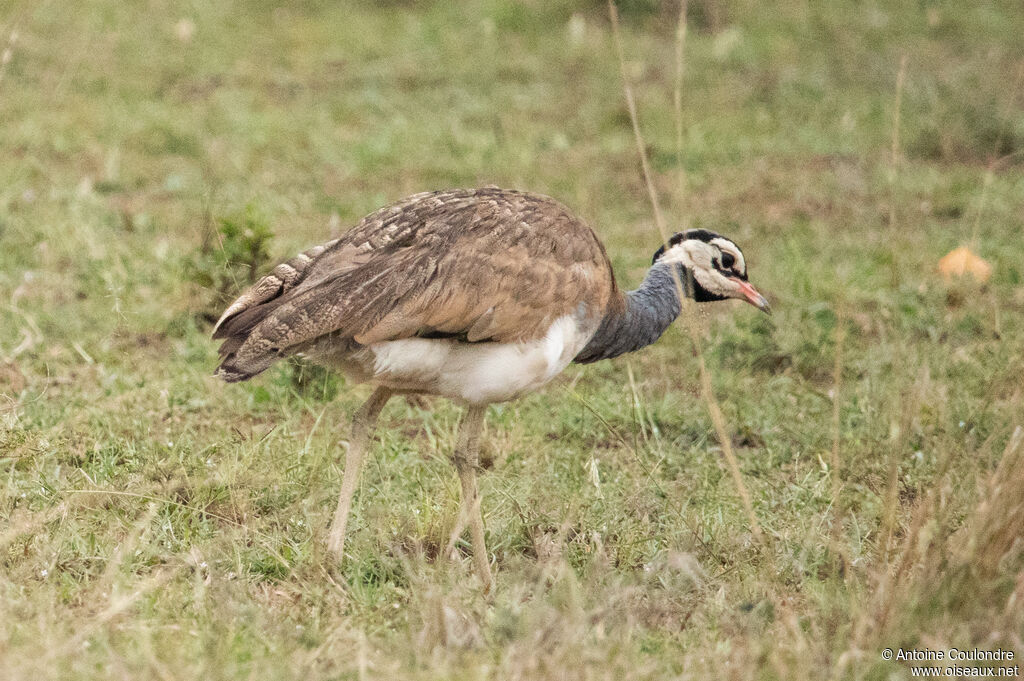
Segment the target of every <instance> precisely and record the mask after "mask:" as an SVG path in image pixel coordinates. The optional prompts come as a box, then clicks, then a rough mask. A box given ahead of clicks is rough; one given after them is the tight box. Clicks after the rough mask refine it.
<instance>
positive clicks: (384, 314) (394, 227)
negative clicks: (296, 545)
mask: <svg viewBox="0 0 1024 681" xmlns="http://www.w3.org/2000/svg"><path fill="white" fill-rule="evenodd" d="M680 293H682V294H684V295H685V296H687V297H689V298H692V299H693V300H695V301H697V302H710V301H718V300H727V299H733V298H735V299H739V300H744V301H746V302H748V303H750V304H752V305H754V306H755V307H757V308H759V309H760V310H762V311H764V312H770V308H769V304H768V301H767V300H766V299H765V297H764V296H763V295H761V294H760V293H759V292H758V291H757V289H755V288H754V287H753V286H752V285H751V284H750V283H749V281H748V278H747V266H746V261H745V259H744V257H743V252H742V251H741V250H740V248H739V246H737V245H736V243H735V242H733V241H732V240H731V239H728V238H727V237H724V236H720V235H718V234H716V233H715V232H712V231H710V230H707V229H688V230H685V231H682V232H678V233H675V234H673V235H672V236H671V237H670V238H669V239H667V241H666V242H665V243H663V244H661V246H660V247H659V248H658V249H657V251H656V252H655V253H654V256H653V258H652V261H651V267H650V269H649V270H648V272H647V274H646V277H645V278H644V280H643V282H642V283H641V284H640V286H639V287H638V288H637V289H635V290H632V291H625V292H624V291H623V290H622V289H621V288H620V287H619V285H618V284H617V282H616V278H615V275H614V272H613V271H612V266H611V262H610V261H609V259H608V255H607V252H606V251H605V248H604V246H603V245H602V243H601V241H600V240H599V238H598V237H597V235H596V234H595V232H594V231H593V229H591V228H590V227H589V226H588V225H587V224H586V223H585V222H583V221H582V220H581V219H580V218H578V217H576V216H575V215H574V214H573V213H572V212H571V211H570V210H569V209H568V208H567V207H566V206H564V205H563V204H562V203H560V202H558V201H557V200H555V199H553V198H550V197H548V196H545V195H542V194H537V193H530V192H524V191H517V190H511V189H500V188H498V187H493V186H488V187H482V188H474V189H451V190H443V191H434V192H424V193H419V194H415V195H412V196H409V197H407V198H404V199H402V200H400V201H398V202H396V203H393V204H391V205H389V206H385V207H383V208H380V209H379V210H377V211H375V212H373V213H371V214H369V215H367V216H366V217H364V218H363V219H362V220H361V221H359V223H358V224H356V225H355V226H354V227H353V228H351V229H350V230H349V231H347V232H345V233H344V234H343V235H342V236H340V237H339V238H336V239H332V240H330V241H327V242H326V243H323V244H320V245H317V246H314V247H312V248H310V249H309V250H307V251H305V252H303V253H300V254H298V255H296V256H295V257H294V258H292V259H290V260H288V261H286V262H284V263H281V264H279V265H277V266H276V267H274V268H273V269H272V270H271V271H270V272H269V273H268V274H266V275H265V276H264V277H262V278H261V279H259V280H258V281H257V282H256V283H255V284H254V285H253V286H252V287H251V288H249V289H248V290H246V291H245V292H243V293H242V294H241V295H240V296H239V297H238V299H237V300H235V301H234V302H233V303H231V304H230V305H229V306H228V307H227V309H226V310H225V311H224V313H223V315H222V316H221V317H220V319H219V320H218V321H217V323H216V325H215V326H214V330H213V338H214V339H220V340H222V343H221V345H220V349H219V355H220V363H219V366H218V367H217V370H216V374H215V375H216V376H217V377H219V378H221V379H223V380H224V381H226V382H229V383H233V382H237V381H244V380H248V379H250V378H252V377H254V376H256V375H257V374H260V373H261V372H263V371H265V370H266V369H267V368H268V367H270V366H271V365H272V364H273V363H274V362H276V361H278V360H279V359H281V358H283V357H286V356H292V355H299V356H303V357H306V358H308V359H310V360H311V361H313V362H315V363H318V364H321V365H323V366H325V367H328V368H330V369H334V370H338V371H341V372H342V373H344V374H346V375H347V376H348V377H349V378H350V379H352V380H353V381H354V382H356V383H369V384H371V385H372V386H373V391H372V393H371V395H370V397H369V399H367V401H366V402H365V403H364V404H363V405H362V406H361V407H360V408H359V409H358V410H357V411H356V412H355V414H354V416H353V417H352V427H351V434H350V437H349V446H348V451H347V453H346V456H345V468H344V472H343V475H342V483H341V492H340V494H339V498H338V504H337V507H336V509H335V512H334V516H333V520H332V521H331V524H330V529H329V533H328V537H327V549H328V551H329V554H330V555H332V556H333V557H334V558H335V559H336V560H337V561H338V562H339V563H340V562H341V561H342V560H343V556H344V544H345V535H346V527H347V523H348V517H349V513H350V511H351V508H352V500H353V496H354V494H355V491H356V487H357V484H358V479H359V474H360V470H361V468H362V465H363V461H364V459H365V455H366V452H367V450H368V448H369V446H370V442H371V439H372V437H373V433H374V429H375V427H376V424H377V421H378V416H379V415H380V413H381V410H382V409H383V408H384V406H385V404H386V403H387V402H388V400H389V399H390V398H391V397H392V396H395V395H435V396H441V397H444V398H449V399H451V400H453V401H455V402H457V403H459V404H460V405H463V406H464V407H465V411H464V414H463V417H462V420H461V423H460V424H459V426H458V436H457V443H456V446H455V449H454V452H453V455H452V459H453V462H454V464H455V468H456V470H457V471H458V475H459V479H460V486H461V506H460V510H459V515H458V517H457V520H456V524H455V528H454V529H453V531H452V535H451V538H450V541H449V545H448V552H449V553H450V552H451V550H452V549H453V548H454V545H455V542H456V541H458V539H459V537H460V536H461V534H462V533H463V532H464V531H465V529H466V528H467V526H468V528H469V530H470V536H471V544H472V556H473V563H474V568H475V571H476V572H477V574H478V577H479V579H480V581H481V583H482V585H483V588H484V590H485V592H486V591H489V590H490V588H491V584H492V578H491V573H490V561H489V559H488V554H487V549H486V546H485V543H484V526H483V516H482V513H481V499H480V494H479V490H478V486H477V479H476V473H477V468H478V453H479V444H480V432H481V428H482V425H483V423H484V420H485V414H486V410H487V407H488V405H490V404H493V403H499V402H506V401H509V400H513V399H515V398H517V397H520V396H522V395H525V394H527V393H530V392H533V391H536V390H538V389H540V388H541V387H542V386H544V385H545V384H546V383H548V382H549V381H551V380H552V379H553V378H554V377H555V376H557V375H558V374H559V373H560V372H561V371H562V370H563V369H565V368H566V367H567V366H568V365H569V364H570V363H573V362H575V363H578V364H590V363H592V362H597V361H600V360H605V359H611V358H613V357H618V356H620V355H623V354H625V353H629V352H633V351H635V350H639V349H641V348H643V347H645V346H647V345H650V344H652V343H654V342H655V341H656V340H657V339H658V338H659V337H660V336H661V335H662V333H663V332H664V331H665V330H666V329H667V328H668V326H669V325H670V324H671V323H672V322H673V321H674V320H675V319H676V317H678V316H679V314H680V312H681V309H682V301H681V299H680Z"/></svg>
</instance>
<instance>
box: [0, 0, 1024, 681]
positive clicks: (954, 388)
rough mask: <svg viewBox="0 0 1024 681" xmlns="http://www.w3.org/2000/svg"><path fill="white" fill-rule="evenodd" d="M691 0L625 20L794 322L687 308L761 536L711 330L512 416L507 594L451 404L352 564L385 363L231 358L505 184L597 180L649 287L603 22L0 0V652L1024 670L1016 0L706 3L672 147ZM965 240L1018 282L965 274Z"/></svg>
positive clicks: (156, 665)
mask: <svg viewBox="0 0 1024 681" xmlns="http://www.w3.org/2000/svg"><path fill="white" fill-rule="evenodd" d="M677 15H678V9H677V8H676V7H675V6H674V5H671V4H670V5H667V6H665V7H660V6H659V5H658V4H657V3H656V2H653V0H631V1H630V2H628V3H624V5H623V7H622V29H623V33H622V39H623V45H624V51H625V56H626V59H625V71H626V73H627V75H628V77H629V79H630V81H631V82H632V83H633V85H634V88H635V91H636V95H637V99H638V106H639V111H640V121H641V125H642V127H643V130H644V135H645V138H646V146H647V149H646V150H647V153H648V155H649V156H650V158H651V163H652V167H653V171H654V175H655V180H656V184H657V186H658V188H659V190H660V193H661V197H662V205H663V209H664V211H665V213H666V214H667V215H668V216H670V220H671V223H672V224H673V225H675V226H679V227H681V226H684V225H685V226H703V227H707V228H710V229H714V230H716V231H720V232H722V233H724V234H727V235H729V236H730V237H732V238H733V239H735V240H736V241H737V242H738V243H739V244H740V245H741V246H742V247H743V248H744V252H745V254H746V256H747V259H748V261H749V263H750V276H751V280H752V281H753V282H754V283H755V284H756V285H757V286H758V287H759V288H760V289H761V290H763V291H765V292H767V293H768V295H769V298H770V299H771V301H772V303H773V306H774V308H775V314H774V316H772V317H770V318H769V317H766V316H763V315H760V314H759V313H758V312H756V311H755V310H753V309H752V308H750V307H749V306H745V305H741V304H738V303H737V304H720V305H716V306H712V307H704V308H701V309H700V311H699V313H698V314H697V316H696V318H695V319H693V321H692V322H691V323H694V324H697V325H698V327H699V335H700V338H701V345H702V347H703V357H704V359H705V361H706V362H707V366H708V368H709V370H710V372H711V376H712V384H713V389H714V394H715V396H716V398H717V400H718V402H719V403H720V405H721V407H722V410H723V412H724V415H725V420H726V424H727V428H728V430H729V433H730V436H731V444H732V447H733V449H734V450H735V453H736V457H737V459H738V462H739V468H740V472H741V474H742V481H743V484H744V486H745V488H746V490H747V491H748V493H749V495H750V498H751V501H752V505H753V511H754V513H755V514H756V517H757V521H758V523H759V525H760V527H761V535H760V536H758V535H757V534H755V533H754V531H753V529H752V525H751V523H750V521H749V519H748V515H747V514H746V512H745V510H744V507H743V504H742V502H741V496H740V492H739V489H738V487H737V485H736V484H735V483H734V481H733V478H732V476H731V475H730V472H729V469H728V466H727V464H726V460H725V458H724V457H723V451H722V447H721V446H720V443H719V441H718V440H717V438H716V436H715V432H714V428H713V427H712V422H711V417H710V415H709V409H708V406H707V404H706V403H705V401H704V399H703V398H702V395H701V391H700V384H699V380H698V366H699V364H698V355H697V354H696V353H695V352H694V347H693V345H692V343H691V338H690V335H689V333H688V332H687V330H686V329H685V328H683V327H682V326H681V325H677V326H676V327H675V328H673V329H671V330H670V331H669V333H667V334H666V336H665V337H664V338H662V339H661V341H660V342H659V343H658V344H657V345H655V346H653V347H651V348H649V349H647V350H645V351H643V352H641V353H637V354H635V355H631V356H626V357H623V358H621V359H618V360H614V361H611V362H604V363H601V364H597V365H594V366H590V367H586V368H584V367H575V366H574V367H570V368H569V369H568V370H567V371H566V372H565V373H564V375H563V376H562V377H561V378H560V379H558V380H557V381H556V382H555V383H553V384H552V385H551V386H549V388H548V389H547V390H546V391H544V392H543V393H540V394H536V395H533V396H530V397H528V398H526V399H523V400H521V401H518V402H515V403H511V404H506V405H500V406H495V407H493V408H492V409H491V411H490V413H489V415H488V423H487V427H486V431H485V438H484V458H485V459H486V461H485V464H486V466H487V470H486V471H485V473H484V475H483V477H482V483H481V484H482V490H483V494H484V503H483V511H484V516H485V522H486V525H487V540H488V545H489V548H490V550H491V551H492V554H493V555H492V559H493V565H494V568H495V571H496V580H497V581H496V589H495V593H494V595H493V599H492V600H491V601H490V602H489V601H488V600H486V599H485V598H483V597H482V595H481V593H480V590H479V587H478V583H477V582H476V580H475V579H474V578H473V573H472V568H471V564H470V560H469V557H468V550H467V549H468V547H466V546H462V547H460V548H461V549H462V550H464V551H466V553H465V554H464V557H463V558H462V559H461V560H458V561H452V560H448V559H446V558H444V557H442V556H439V555H438V554H439V553H440V551H441V548H443V546H444V544H445V542H446V541H447V536H448V535H447V533H448V531H449V528H450V526H451V525H452V523H453V522H454V520H455V515H456V511H457V508H458V494H459V486H458V481H457V478H456V476H455V473H454V469H453V467H452V466H451V465H450V463H449V460H448V456H449V453H450V451H451V448H452V445H453V441H454V433H455V427H456V425H457V422H458V418H459V409H458V408H457V407H455V406H453V405H450V404H448V403H447V402H445V401H443V400H425V401H416V402H408V401H402V400H395V401H394V402H393V403H392V404H391V405H389V407H388V408H387V410H386V411H385V413H384V416H383V420H382V427H381V428H380V430H379V433H378V438H377V441H376V443H375V445H374V449H373V453H372V455H371V457H370V459H369V462H368V465H367V468H366V472H365V474H364V476H363V479H362V483H361V487H360V491H359V493H358V496H357V506H356V509H355V513H354V516H353V519H352V522H351V524H350V530H349V532H350V534H349V542H348V544H347V546H346V549H347V550H348V554H349V555H348V558H347V560H346V562H345V563H344V565H342V566H341V568H340V569H338V567H337V566H336V565H332V564H331V562H330V561H329V560H328V559H327V557H326V556H325V554H324V550H323V539H324V537H325V530H326V524H327V521H328V519H329V517H330V514H331V512H332V511H333V508H334V503H335V500H336V495H337V491H338V488H339V485H340V477H341V459H342V458H343V457H342V456H341V453H342V452H343V445H344V440H345V438H346V437H347V435H348V419H349V417H350V415H351V413H352V411H353V410H354V409H355V408H356V406H357V405H358V404H359V403H360V402H361V401H362V400H364V399H365V398H366V395H367V394H368V390H367V388H366V387H365V386H349V385H346V384H345V383H344V381H343V380H341V379H338V378H336V377H332V376H329V375H326V374H324V373H321V372H319V371H316V370H314V369H313V368H311V367H308V366H303V365H300V364H298V363H293V364H283V363H282V364H281V365H279V366H276V367H274V368H273V369H272V370H271V371H269V372H268V373H267V374H265V375H264V376H261V377H260V378H258V379H256V380H254V381H252V382H250V383H245V384H240V385H232V386H227V385H224V384H221V383H219V382H218V381H216V380H215V379H213V378H212V377H211V374H212V371H213V368H214V366H215V364H216V346H215V344H214V343H213V342H212V341H211V340H210V339H209V333H210V327H211V324H210V316H211V315H212V314H216V313H217V312H219V308H220V306H222V305H223V304H224V302H225V301H226V300H227V299H229V298H230V297H232V296H233V294H235V293H236V292H237V291H238V290H239V289H240V288H241V287H243V286H244V285H245V284H246V283H247V282H248V281H250V279H251V277H252V276H253V275H254V274H257V273H259V272H260V271H264V270H265V269H267V268H268V267H269V266H271V265H272V264H273V263H274V262H275V261H276V260H277V259H284V258H287V257H290V256H291V255H292V254H294V253H295V252H297V251H299V250H301V249H303V248H305V247H307V246H310V245H312V244H314V243H318V242H321V241H324V240H326V239H327V238H329V237H330V236H331V235H334V234H337V233H339V232H341V231H343V230H345V229H346V228H347V227H348V226H350V225H352V224H354V222H355V221H356V220H358V219H359V218H360V217H361V216H362V215H364V214H365V213H367V212H369V211H370V210H372V209H374V208H376V207H378V206H380V205H382V204H384V203H387V202H389V201H391V200H394V199H397V198H399V197H401V196H404V195H406V194H409V193H413V192H416V191H422V190H427V189H438V188H444V187H452V186H472V185H481V184H490V183H493V184H498V185H502V186H509V187H515V188H521V189H530V190H534V191H540V192H544V193H547V194H550V195H553V196H555V197H558V198H559V199H561V200H562V201H564V202H565V203H567V204H568V205H569V206H571V207H572V208H573V209H574V210H575V211H576V212H578V213H579V214H580V215H581V216H583V217H585V218H586V219H587V220H588V221H589V222H590V223H591V224H592V225H593V226H594V227H595V229H596V230H597V232H598V233H599V234H600V235H601V237H602V239H603V240H604V241H605V243H606V245H607V246H608V249H609V253H610V255H611V257H612V260H613V263H614V266H615V269H616V271H617V273H618V275H619V278H620V281H621V282H622V283H623V284H624V285H626V286H633V285H635V284H636V283H638V282H639V280H640V279H641V277H642V276H643V273H644V270H645V267H646V265H647V264H648V263H649V258H650V255H651V253H652V252H653V251H654V250H655V248H656V247H657V245H658V242H659V237H658V235H657V231H656V230H655V228H654V223H653V220H652V218H651V210H650V206H649V204H648V201H647V193H646V190H645V188H644V185H643V180H642V175H641V173H640V165H639V157H638V154H637V150H636V147H635V145H634V139H633V132H632V129H631V126H630V120H629V116H628V114H627V112H626V108H625V103H624V98H623V91H622V78H621V76H620V68H619V61H618V58H617V56H616V52H615V48H614V43H613V41H612V33H611V25H610V23H609V20H608V14H607V9H606V7H605V6H604V5H603V4H602V3H601V2H597V1H595V0H591V1H590V2H584V3H582V4H580V5H573V4H572V3H569V2H564V1H561V0H559V1H556V2H541V1H540V0H532V1H529V2H525V3H516V2H506V1H502V0H472V1H471V2H467V3H461V4H456V3H405V2H386V3H380V4H374V3H370V2H357V3H344V4H343V5H342V4H338V5H335V4H333V3H327V2H315V1H313V0H305V1H301V2H294V3H290V4H282V6H275V5H274V3H269V2H265V1H261V2H256V1H254V2H249V3H241V2H219V3H201V2H188V3H184V2H183V3H119V2H82V3H54V2H32V1H30V0H3V1H2V2H0V51H4V50H6V51H4V52H3V55H4V56H3V58H2V60H0V61H2V65H0V151H2V158H0V677H2V678H3V679H12V680H13V679H33V680H35V679H56V678H62V679H150V678H159V679H293V678H294V679H303V680H305V681H312V680H316V679H478V678H479V679H625V680H633V679H670V678H672V679H674V678H679V679H714V678H731V679H786V680H789V679H792V680H800V679H826V678H839V679H847V678H849V679H904V678H910V675H911V671H910V668H909V666H908V665H907V663H905V662H899V661H889V662H887V661H884V660H883V659H882V657H881V652H882V650H883V649H885V648H890V649H899V648H904V649H924V648H930V649H933V650H945V649H948V648H950V647H957V648H960V649H973V648H975V647H978V648H982V649H1002V650H1013V651H1015V652H1016V654H1017V656H1018V659H1017V660H1015V662H1019V658H1020V655H1022V654H1024V530H1022V528H1024V445H1022V444H1021V439H1024V437H1022V436H1021V435H1020V434H1018V436H1017V437H1014V436H1013V433H1014V429H1015V428H1016V427H1018V426H1021V425H1024V399H1022V391H1024V380H1022V379H1024V83H1022V76H1024V70H1022V68H1024V49H1022V42H1021V36H1022V35H1024V8H1022V7H1021V5H1020V3H1019V2H1018V1H1017V0H993V1H990V2H986V1H979V2H973V3H962V2H952V1H949V2H944V1H942V0H935V1H927V2H926V1H922V2H917V3H887V2H881V1H879V0H875V1H869V2H854V1H853V0H836V1H834V2H829V3H824V2H820V3H819V2H812V3H803V2H796V1H795V0H790V1H787V2H782V3H760V2H755V1H754V0H723V1H716V0H691V1H690V6H689V9H688V15H687V18H688V21H687V24H688V32H687V35H686V39H685V49H684V52H683V62H684V65H685V69H684V75H683V89H682V98H681V103H682V149H681V151H679V150H677V140H676V122H675V116H674V102H673V88H674V83H675V78H676V57H675V53H676V44H677V42H676V40H677V39H676V26H677ZM959 245H970V246H971V247H972V248H973V249H974V250H975V251H976V252H977V253H978V254H979V255H980V256H981V257H983V258H985V259H986V260H988V261H989V262H990V263H991V265H992V267H993V274H992V278H991V280H990V281H989V282H988V283H987V284H986V285H984V286H982V285H979V284H976V283H973V282H972V281H970V280H955V281H952V282H946V281H944V280H943V279H942V278H941V277H940V276H939V274H938V273H937V271H936V264H937V262H938V260H939V259H940V258H941V257H942V256H943V255H944V254H946V253H947V252H948V251H950V250H951V249H953V248H955V247H957V246H959ZM253 270H256V271H253ZM961 664H967V665H970V664H972V663H961ZM979 664H981V665H982V666H985V664H988V663H979ZM1001 665H1002V663H1000V665H997V666H1001Z"/></svg>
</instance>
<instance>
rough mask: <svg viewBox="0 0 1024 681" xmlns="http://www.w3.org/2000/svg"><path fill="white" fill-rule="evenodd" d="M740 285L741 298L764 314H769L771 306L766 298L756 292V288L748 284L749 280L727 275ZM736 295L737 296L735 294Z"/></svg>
mask: <svg viewBox="0 0 1024 681" xmlns="http://www.w3.org/2000/svg"><path fill="white" fill-rule="evenodd" d="M729 278H730V279H732V280H733V281H734V282H736V284H737V285H739V287H740V293H741V294H742V295H743V299H744V300H746V301H747V302H748V303H750V304H751V305H753V306H754V307H756V308H757V309H758V310H760V311H761V312H764V313H765V314H771V313H772V308H771V306H770V305H769V304H768V300H767V299H766V298H765V297H764V296H762V295H761V294H760V293H758V292H757V289H756V288H754V287H753V286H751V285H750V282H747V281H743V280H742V279H738V278H736V277H729ZM737 297H738V296H737Z"/></svg>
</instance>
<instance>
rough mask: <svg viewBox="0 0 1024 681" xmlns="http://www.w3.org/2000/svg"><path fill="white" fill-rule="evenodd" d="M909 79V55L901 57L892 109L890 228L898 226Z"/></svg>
mask: <svg viewBox="0 0 1024 681" xmlns="http://www.w3.org/2000/svg"><path fill="white" fill-rule="evenodd" d="M906 77H907V55H905V54H904V55H902V56H901V57H900V70H899V71H898V72H897V74H896V97H895V102H894V104H893V109H892V144H891V148H890V158H889V164H890V165H889V173H890V175H889V189H890V195H889V226H890V227H891V226H893V225H895V224H896V177H897V175H898V173H899V160H900V109H901V108H902V105H903V82H904V81H905V80H906Z"/></svg>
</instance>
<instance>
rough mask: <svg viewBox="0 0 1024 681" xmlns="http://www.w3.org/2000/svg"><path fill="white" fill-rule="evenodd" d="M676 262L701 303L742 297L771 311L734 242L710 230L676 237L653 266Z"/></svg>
mask: <svg viewBox="0 0 1024 681" xmlns="http://www.w3.org/2000/svg"><path fill="white" fill-rule="evenodd" d="M656 263H675V264H677V265H678V266H679V267H680V268H681V270H682V271H681V272H680V275H681V276H682V277H684V281H686V285H687V293H688V295H690V297H692V298H693V299H694V300H696V301H697V302H707V301H712V300H725V299H727V298H738V299H740V300H745V301H747V302H748V303H750V304H752V305H754V306H755V307H757V308H759V309H761V310H763V311H765V312H767V311H768V301H767V300H765V298H764V296H762V295H761V294H760V293H758V292H757V290H756V289H754V287H753V286H751V285H750V284H749V283H748V281H747V262H746V259H744V257H743V251H741V250H740V247H739V246H737V245H736V243H735V242H734V241H732V240H731V239H728V238H726V237H724V236H721V235H719V234H715V233H714V232H711V231H709V230H706V229H690V230H687V231H685V232H678V233H676V234H673V235H672V237H671V238H670V239H669V241H668V249H666V248H665V246H664V245H663V246H662V247H661V248H659V249H658V250H657V251H656V252H655V254H654V259H653V262H652V264H656Z"/></svg>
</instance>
